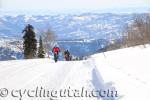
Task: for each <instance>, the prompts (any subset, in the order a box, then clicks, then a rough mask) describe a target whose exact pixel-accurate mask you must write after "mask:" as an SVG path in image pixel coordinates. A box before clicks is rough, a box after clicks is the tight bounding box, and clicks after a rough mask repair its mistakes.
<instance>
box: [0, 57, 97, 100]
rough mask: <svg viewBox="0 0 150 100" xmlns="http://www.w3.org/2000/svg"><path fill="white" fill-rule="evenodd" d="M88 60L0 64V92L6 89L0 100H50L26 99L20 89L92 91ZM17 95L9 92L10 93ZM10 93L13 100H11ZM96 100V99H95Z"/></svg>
mask: <svg viewBox="0 0 150 100" xmlns="http://www.w3.org/2000/svg"><path fill="white" fill-rule="evenodd" d="M94 67H95V66H93V64H92V61H88V60H87V61H70V62H65V61H59V62H58V63H54V61H52V60H50V59H34V60H20V61H19V60H18V61H4V62H0V79H1V81H0V89H3V88H4V89H7V91H5V92H8V95H7V97H2V96H1V95H2V94H5V92H4V93H2V94H1V92H3V91H2V90H0V100H1V99H2V100H19V99H20V98H21V100H50V97H49V98H48V97H36V98H33V97H32V98H31V97H30V98H29V96H27V93H25V92H26V91H24V90H36V89H37V87H38V89H39V90H40V89H41V88H43V89H46V90H58V91H59V90H60V89H70V91H71V90H75V89H77V90H81V89H82V88H84V89H85V90H87V91H90V90H93V89H94V88H95V86H94V83H96V81H97V80H96V81H92V80H94V79H93V78H94V77H93V70H94ZM13 89H14V90H20V91H21V93H20V92H16V91H15V93H12V90H13ZM19 93H20V94H21V95H22V97H20V94H19ZM12 94H15V95H17V97H12ZM54 99H56V100H81V99H82V100H97V99H98V98H97V97H82V98H79V97H78V98H75V97H71V98H70V97H68V98H67V97H66V98H61V97H57V98H54ZM99 100H100V99H99Z"/></svg>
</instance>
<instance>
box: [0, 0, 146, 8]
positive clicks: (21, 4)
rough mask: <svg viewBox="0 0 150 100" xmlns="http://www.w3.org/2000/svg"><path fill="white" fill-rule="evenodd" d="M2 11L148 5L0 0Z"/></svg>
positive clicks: (126, 0)
mask: <svg viewBox="0 0 150 100" xmlns="http://www.w3.org/2000/svg"><path fill="white" fill-rule="evenodd" d="M0 1H2V7H3V9H14V10H38V9H41V10H42V9H43V10H44V9H49V10H56V9H81V8H89V9H98V8H99V9H103V8H114V7H141V6H145V5H149V3H148V1H149V0H0Z"/></svg>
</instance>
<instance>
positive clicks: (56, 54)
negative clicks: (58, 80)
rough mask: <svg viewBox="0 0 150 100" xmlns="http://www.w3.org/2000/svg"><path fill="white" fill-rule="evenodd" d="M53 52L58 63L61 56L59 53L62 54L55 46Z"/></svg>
mask: <svg viewBox="0 0 150 100" xmlns="http://www.w3.org/2000/svg"><path fill="white" fill-rule="evenodd" d="M52 52H53V53H54V60H55V62H57V60H58V55H59V52H60V49H59V47H57V46H54V48H53V49H52Z"/></svg>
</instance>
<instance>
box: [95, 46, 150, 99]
mask: <svg viewBox="0 0 150 100" xmlns="http://www.w3.org/2000/svg"><path fill="white" fill-rule="evenodd" d="M92 58H93V59H94V60H95V63H96V66H97V69H98V70H99V72H100V73H101V75H102V77H103V79H104V81H105V83H107V82H110V81H111V84H112V85H113V86H114V87H115V88H116V90H117V91H118V94H119V100H149V98H150V61H149V59H150V46H149V45H147V46H146V48H144V47H143V46H139V47H131V48H126V49H120V50H115V51H109V52H106V53H104V54H102V53H101V54H96V55H93V56H92Z"/></svg>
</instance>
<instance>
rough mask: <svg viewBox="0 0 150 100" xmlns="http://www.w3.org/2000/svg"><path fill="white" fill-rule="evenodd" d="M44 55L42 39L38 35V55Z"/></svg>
mask: <svg viewBox="0 0 150 100" xmlns="http://www.w3.org/2000/svg"><path fill="white" fill-rule="evenodd" d="M44 55H45V52H44V48H43V41H42V37H41V36H40V40H39V48H38V57H39V58H44Z"/></svg>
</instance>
